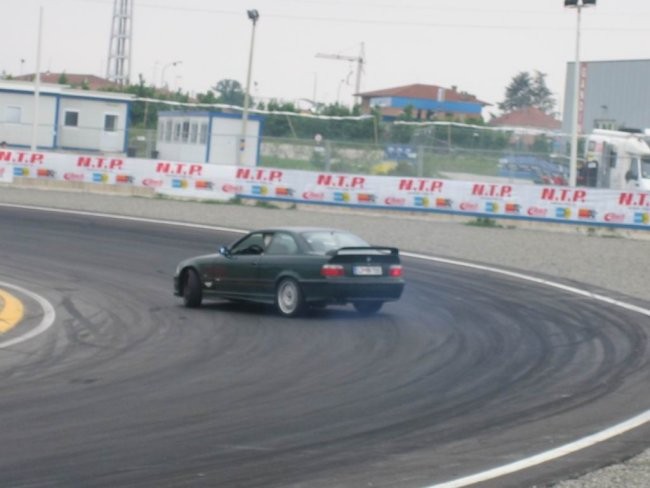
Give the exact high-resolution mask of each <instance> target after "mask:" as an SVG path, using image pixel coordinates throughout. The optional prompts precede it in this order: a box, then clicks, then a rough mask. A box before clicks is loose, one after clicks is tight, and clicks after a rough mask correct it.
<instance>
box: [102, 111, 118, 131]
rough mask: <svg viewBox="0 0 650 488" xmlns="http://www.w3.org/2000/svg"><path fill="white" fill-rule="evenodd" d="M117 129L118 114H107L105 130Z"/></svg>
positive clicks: (105, 116)
mask: <svg viewBox="0 0 650 488" xmlns="http://www.w3.org/2000/svg"><path fill="white" fill-rule="evenodd" d="M116 130H117V115H114V114H105V115H104V131H106V132H115V131H116Z"/></svg>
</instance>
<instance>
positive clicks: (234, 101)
mask: <svg viewBox="0 0 650 488" xmlns="http://www.w3.org/2000/svg"><path fill="white" fill-rule="evenodd" d="M213 89H214V91H216V92H217V93H219V103H223V104H226V105H237V106H239V107H243V106H244V90H243V89H242V86H241V83H239V82H238V81H237V80H229V79H225V80H220V81H219V82H218V83H217V84H216V85H215V86H214V87H213Z"/></svg>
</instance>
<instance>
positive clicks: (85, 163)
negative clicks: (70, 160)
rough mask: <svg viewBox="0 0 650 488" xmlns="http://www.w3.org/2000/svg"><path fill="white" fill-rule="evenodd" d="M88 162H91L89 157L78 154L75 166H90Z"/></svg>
mask: <svg viewBox="0 0 650 488" xmlns="http://www.w3.org/2000/svg"><path fill="white" fill-rule="evenodd" d="M90 163H91V158H89V157H86V156H79V159H77V166H80V167H83V168H90Z"/></svg>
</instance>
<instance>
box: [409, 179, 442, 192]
mask: <svg viewBox="0 0 650 488" xmlns="http://www.w3.org/2000/svg"><path fill="white" fill-rule="evenodd" d="M443 185H444V182H442V181H440V180H418V179H412V178H403V179H401V180H400V181H399V186H398V188H399V190H400V191H418V192H428V193H435V192H440V191H442V187H443Z"/></svg>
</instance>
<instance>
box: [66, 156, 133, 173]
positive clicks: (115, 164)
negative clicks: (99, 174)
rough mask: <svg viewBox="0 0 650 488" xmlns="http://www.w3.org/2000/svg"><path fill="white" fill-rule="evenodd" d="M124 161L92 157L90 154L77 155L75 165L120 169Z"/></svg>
mask: <svg viewBox="0 0 650 488" xmlns="http://www.w3.org/2000/svg"><path fill="white" fill-rule="evenodd" d="M123 164H124V161H122V160H121V159H106V158H94V157H91V156H79V157H78V158H77V167H81V168H90V169H109V170H121V169H122V165H123Z"/></svg>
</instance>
